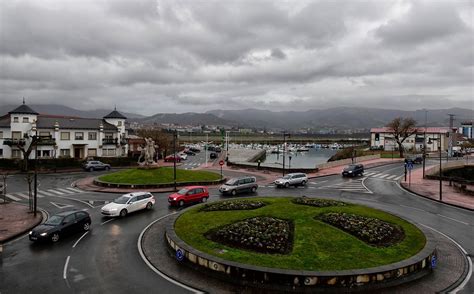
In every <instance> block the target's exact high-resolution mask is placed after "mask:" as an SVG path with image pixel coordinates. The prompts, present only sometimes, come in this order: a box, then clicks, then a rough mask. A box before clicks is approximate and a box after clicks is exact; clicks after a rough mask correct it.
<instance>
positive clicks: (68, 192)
mask: <svg viewBox="0 0 474 294" xmlns="http://www.w3.org/2000/svg"><path fill="white" fill-rule="evenodd" d="M56 190H58V191H61V192H64V193H66V194H72V193H74V192H72V191H69V190H66V189H61V188H56Z"/></svg>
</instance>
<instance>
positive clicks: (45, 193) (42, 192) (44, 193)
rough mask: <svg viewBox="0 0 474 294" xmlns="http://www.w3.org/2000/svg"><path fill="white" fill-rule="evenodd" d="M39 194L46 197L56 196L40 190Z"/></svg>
mask: <svg viewBox="0 0 474 294" xmlns="http://www.w3.org/2000/svg"><path fill="white" fill-rule="evenodd" d="M38 193H40V194H43V195H46V196H54V194H51V193H49V192H46V191H43V190H38Z"/></svg>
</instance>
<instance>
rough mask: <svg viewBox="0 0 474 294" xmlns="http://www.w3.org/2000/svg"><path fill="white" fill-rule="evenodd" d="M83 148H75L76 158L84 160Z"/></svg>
mask: <svg viewBox="0 0 474 294" xmlns="http://www.w3.org/2000/svg"><path fill="white" fill-rule="evenodd" d="M81 151H82V148H74V158H78V159H80V158H82V154H81V153H82V152H81Z"/></svg>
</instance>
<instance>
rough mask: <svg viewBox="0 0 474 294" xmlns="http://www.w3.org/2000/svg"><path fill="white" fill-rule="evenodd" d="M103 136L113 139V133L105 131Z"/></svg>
mask: <svg viewBox="0 0 474 294" xmlns="http://www.w3.org/2000/svg"><path fill="white" fill-rule="evenodd" d="M105 138H106V139H113V138H114V133H110V132H108V133H105Z"/></svg>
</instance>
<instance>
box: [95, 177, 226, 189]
mask: <svg viewBox="0 0 474 294" xmlns="http://www.w3.org/2000/svg"><path fill="white" fill-rule="evenodd" d="M226 180H227V178H222V179H220V180H216V181H201V182H176V185H177V186H178V187H182V186H192V185H203V186H207V185H219V184H222V183H224V182H225V181H226ZM94 185H97V186H101V187H109V188H129V189H150V188H170V187H174V183H163V184H153V185H149V184H125V183H120V184H116V183H109V182H103V181H101V180H99V179H98V178H94Z"/></svg>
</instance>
